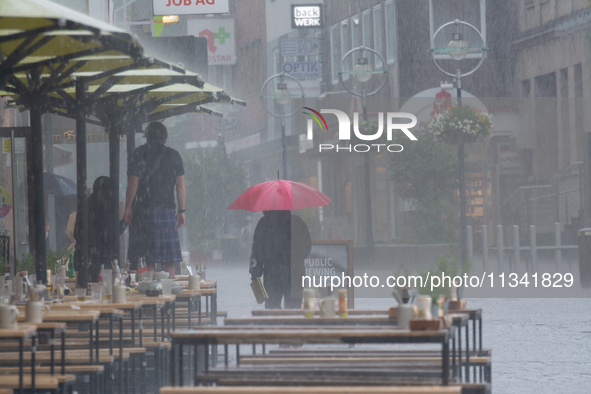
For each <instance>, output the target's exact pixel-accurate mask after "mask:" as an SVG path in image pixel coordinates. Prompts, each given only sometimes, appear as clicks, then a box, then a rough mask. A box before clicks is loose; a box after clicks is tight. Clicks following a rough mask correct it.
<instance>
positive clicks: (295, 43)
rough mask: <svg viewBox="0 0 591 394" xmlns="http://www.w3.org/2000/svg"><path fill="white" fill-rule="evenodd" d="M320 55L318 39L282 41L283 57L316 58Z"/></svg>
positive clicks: (289, 39) (287, 39)
mask: <svg viewBox="0 0 591 394" xmlns="http://www.w3.org/2000/svg"><path fill="white" fill-rule="evenodd" d="M319 53H320V43H319V40H318V39H317V38H286V39H283V40H281V55H282V56H314V55H318V54H319Z"/></svg>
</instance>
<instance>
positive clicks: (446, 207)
mask: <svg viewBox="0 0 591 394" xmlns="http://www.w3.org/2000/svg"><path fill="white" fill-rule="evenodd" d="M417 138H418V140H417V141H412V142H411V143H409V142H408V140H407V139H406V137H404V136H401V135H395V137H394V139H393V141H392V142H393V143H399V144H403V146H404V151H402V152H400V153H396V154H392V155H388V156H389V160H390V161H389V169H390V174H391V176H392V180H393V181H394V188H395V191H396V193H397V194H398V195H399V196H400V197H402V198H403V199H405V200H406V201H407V202H408V203H410V204H411V206H412V208H413V209H412V210H411V211H409V212H408V215H409V219H410V222H411V224H412V227H413V231H414V239H412V240H409V241H411V243H438V242H441V243H451V242H456V231H457V227H458V217H457V213H458V204H457V201H456V200H455V199H454V190H455V189H457V174H458V158H457V152H456V150H455V149H453V147H450V146H449V145H446V144H442V143H440V142H438V141H437V140H436V139H435V138H434V137H433V136H432V135H430V134H427V133H421V134H419V135H418V137H417Z"/></svg>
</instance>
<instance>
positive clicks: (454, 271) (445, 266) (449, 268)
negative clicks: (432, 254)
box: [419, 253, 470, 303]
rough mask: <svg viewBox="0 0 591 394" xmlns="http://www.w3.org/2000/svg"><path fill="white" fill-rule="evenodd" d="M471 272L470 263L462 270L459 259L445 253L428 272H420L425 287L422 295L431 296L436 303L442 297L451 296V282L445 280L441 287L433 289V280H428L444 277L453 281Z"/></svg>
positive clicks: (421, 289)
mask: <svg viewBox="0 0 591 394" xmlns="http://www.w3.org/2000/svg"><path fill="white" fill-rule="evenodd" d="M469 271H470V263H469V262H468V263H467V264H466V265H465V266H464V268H463V269H460V265H459V262H458V259H457V258H456V257H455V256H453V255H451V254H450V253H443V254H441V255H439V257H437V260H436V261H435V265H434V266H433V267H431V269H430V270H429V271H428V272H420V273H419V275H420V276H421V277H422V278H423V280H422V282H423V285H424V286H423V287H421V288H419V292H420V294H421V295H429V296H431V298H432V301H433V302H434V303H435V302H436V301H437V300H438V299H439V297H440V296H442V295H443V296H445V297H446V298H447V297H448V295H449V292H450V289H451V286H449V285H450V283H449V281H447V280H445V281H443V283H441V284H440V286H437V287H433V288H431V280H429V281H427V279H428V278H432V277H439V278H441V277H442V276H443V275H445V277H450V278H451V279H452V280H453V278H454V277H455V276H463V275H464V274H467V273H468V272H469Z"/></svg>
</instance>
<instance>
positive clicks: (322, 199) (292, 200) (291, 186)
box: [228, 180, 332, 212]
mask: <svg viewBox="0 0 591 394" xmlns="http://www.w3.org/2000/svg"><path fill="white" fill-rule="evenodd" d="M331 201H332V200H331V199H330V198H328V197H326V195H325V194H324V193H322V192H321V191H320V190H318V189H316V188H314V187H312V186H310V185H306V184H305V183H301V182H292V181H283V180H276V181H269V182H263V183H259V184H258V185H254V186H252V187H251V188H249V189H248V190H247V191H245V192H244V193H242V195H240V197H238V198H237V199H236V201H234V202H233V203H232V205H230V206H229V207H228V209H243V210H245V211H251V212H259V211H295V210H297V209H304V208H311V207H325V206H327V205H328V203H329V202H331Z"/></svg>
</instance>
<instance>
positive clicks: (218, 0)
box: [154, 0, 230, 15]
mask: <svg viewBox="0 0 591 394" xmlns="http://www.w3.org/2000/svg"><path fill="white" fill-rule="evenodd" d="M228 12H230V6H229V5H228V0H154V15H187V14H189V15H196V14H227V13H228Z"/></svg>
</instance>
